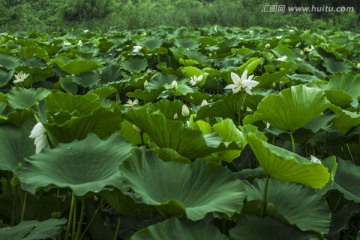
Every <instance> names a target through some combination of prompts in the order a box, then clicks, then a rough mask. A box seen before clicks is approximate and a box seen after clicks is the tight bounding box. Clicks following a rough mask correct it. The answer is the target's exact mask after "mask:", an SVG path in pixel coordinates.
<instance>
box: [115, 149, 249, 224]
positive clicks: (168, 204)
mask: <svg viewBox="0 0 360 240" xmlns="http://www.w3.org/2000/svg"><path fill="white" fill-rule="evenodd" d="M120 171H121V172H122V174H123V177H124V179H125V180H126V182H128V183H129V185H130V187H131V188H132V190H133V191H134V193H128V192H125V194H129V195H130V196H131V197H132V198H134V200H136V201H138V202H142V203H146V204H149V205H155V206H157V208H158V209H159V210H160V211H161V212H162V213H165V214H167V215H175V216H177V215H182V214H184V213H185V214H186V216H187V218H189V219H191V220H193V221H196V220H200V219H202V218H204V217H205V215H206V214H207V213H211V212H220V213H224V214H226V215H227V216H229V217H230V216H232V215H233V214H234V213H239V212H240V211H241V208H242V205H243V200H244V199H245V192H244V187H243V185H242V182H241V181H240V180H238V179H236V178H235V177H234V176H233V174H232V173H231V172H230V171H229V170H227V169H225V168H223V167H222V166H220V165H217V164H214V163H212V162H209V161H204V160H197V161H195V162H194V163H193V164H192V165H191V164H182V163H175V162H163V161H162V160H160V159H159V158H158V157H157V155H156V154H155V153H153V152H145V151H140V150H138V151H134V152H133V159H132V160H131V161H126V162H125V163H124V164H123V165H122V166H120Z"/></svg>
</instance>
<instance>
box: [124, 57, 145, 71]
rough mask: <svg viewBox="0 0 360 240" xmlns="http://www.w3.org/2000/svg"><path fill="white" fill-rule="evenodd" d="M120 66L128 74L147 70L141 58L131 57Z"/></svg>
mask: <svg viewBox="0 0 360 240" xmlns="http://www.w3.org/2000/svg"><path fill="white" fill-rule="evenodd" d="M120 66H121V67H122V68H123V69H125V70H126V71H129V72H142V71H145V69H146V68H147V66H148V62H147V60H146V59H145V58H142V57H132V58H129V59H128V60H126V61H124V62H122V63H121V64H120Z"/></svg>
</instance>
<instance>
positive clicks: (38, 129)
mask: <svg viewBox="0 0 360 240" xmlns="http://www.w3.org/2000/svg"><path fill="white" fill-rule="evenodd" d="M29 138H34V139H35V140H34V144H35V146H36V150H35V153H39V152H41V150H42V149H43V148H45V147H46V146H47V145H48V141H47V136H46V129H45V128H44V126H43V125H42V123H41V122H38V123H37V124H36V125H35V126H34V128H33V129H32V130H31V133H30V136H29Z"/></svg>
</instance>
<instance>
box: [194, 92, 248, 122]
mask: <svg viewBox="0 0 360 240" xmlns="http://www.w3.org/2000/svg"><path fill="white" fill-rule="evenodd" d="M244 98H245V94H243V93H237V94H231V95H227V96H225V97H224V98H223V99H222V100H218V101H216V102H215V103H213V104H212V105H210V104H209V105H206V106H203V107H201V108H200V109H199V111H198V112H197V119H204V118H207V117H223V118H231V119H233V118H235V117H236V116H237V114H238V111H239V108H240V107H241V106H242V103H243V101H244Z"/></svg>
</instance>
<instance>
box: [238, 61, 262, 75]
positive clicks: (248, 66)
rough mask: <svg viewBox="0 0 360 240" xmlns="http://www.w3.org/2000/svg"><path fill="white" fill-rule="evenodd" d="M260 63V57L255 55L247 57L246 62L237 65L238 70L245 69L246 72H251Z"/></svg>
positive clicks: (242, 70)
mask: <svg viewBox="0 0 360 240" xmlns="http://www.w3.org/2000/svg"><path fill="white" fill-rule="evenodd" d="M261 63H262V60H261V59H260V58H257V57H254V58H249V60H247V61H246V63H244V64H243V65H241V66H240V67H239V71H240V72H244V71H245V70H247V71H248V74H251V73H252V72H254V71H255V69H256V68H257V67H258V66H259V64H261Z"/></svg>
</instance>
